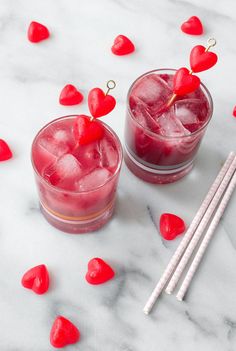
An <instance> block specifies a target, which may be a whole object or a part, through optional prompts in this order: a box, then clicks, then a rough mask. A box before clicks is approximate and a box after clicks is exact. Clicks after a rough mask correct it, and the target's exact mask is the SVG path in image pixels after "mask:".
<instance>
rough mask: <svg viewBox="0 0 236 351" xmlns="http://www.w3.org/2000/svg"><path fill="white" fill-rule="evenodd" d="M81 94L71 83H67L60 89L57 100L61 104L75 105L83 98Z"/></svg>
mask: <svg viewBox="0 0 236 351" xmlns="http://www.w3.org/2000/svg"><path fill="white" fill-rule="evenodd" d="M83 98H84V97H83V95H82V94H81V93H80V92H79V91H78V90H77V89H76V87H75V86H74V85H72V84H67V85H66V86H65V87H64V88H63V89H62V91H61V94H60V97H59V102H60V104H61V105H65V106H70V105H77V104H79V103H80V102H81V101H82V100H83Z"/></svg>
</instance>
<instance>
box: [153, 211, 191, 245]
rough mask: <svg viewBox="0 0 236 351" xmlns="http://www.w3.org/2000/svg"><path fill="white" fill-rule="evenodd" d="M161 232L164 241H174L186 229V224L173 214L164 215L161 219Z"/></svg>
mask: <svg viewBox="0 0 236 351" xmlns="http://www.w3.org/2000/svg"><path fill="white" fill-rule="evenodd" d="M159 226H160V232H161V235H162V236H163V238H164V239H166V240H173V239H175V237H176V236H177V235H179V234H182V233H183V232H184V231H185V229H186V226H185V223H184V221H183V220H182V218H180V217H178V216H176V215H174V214H172V213H163V214H162V215H161V217H160V223H159Z"/></svg>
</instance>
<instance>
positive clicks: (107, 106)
mask: <svg viewBox="0 0 236 351" xmlns="http://www.w3.org/2000/svg"><path fill="white" fill-rule="evenodd" d="M115 106H116V100H115V98H114V97H113V96H111V95H108V94H107V95H106V94H105V93H104V92H103V91H102V89H100V88H94V89H92V90H91V91H90V92H89V95H88V107H89V110H90V113H91V115H92V116H93V117H94V118H98V117H102V116H105V115H107V114H108V113H109V112H111V111H112V110H113V109H114V107H115Z"/></svg>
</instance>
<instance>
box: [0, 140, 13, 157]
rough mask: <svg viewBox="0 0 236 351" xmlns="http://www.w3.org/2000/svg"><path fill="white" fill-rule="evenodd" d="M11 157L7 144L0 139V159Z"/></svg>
mask: <svg viewBox="0 0 236 351" xmlns="http://www.w3.org/2000/svg"><path fill="white" fill-rule="evenodd" d="M10 158H12V152H11V149H10V148H9V146H8V144H7V143H6V142H5V141H4V140H3V139H0V161H6V160H9V159H10Z"/></svg>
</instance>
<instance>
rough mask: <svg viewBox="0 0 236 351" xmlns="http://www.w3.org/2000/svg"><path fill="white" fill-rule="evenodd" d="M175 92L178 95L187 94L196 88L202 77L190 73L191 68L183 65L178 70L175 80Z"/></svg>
mask: <svg viewBox="0 0 236 351" xmlns="http://www.w3.org/2000/svg"><path fill="white" fill-rule="evenodd" d="M173 85H174V89H173V91H174V93H175V94H177V95H185V94H188V93H191V92H193V91H194V90H196V89H197V88H198V87H199V85H200V79H199V78H198V77H197V76H194V75H192V74H190V72H189V70H188V69H187V68H185V67H182V68H180V69H178V71H176V73H175V75H174V80H173Z"/></svg>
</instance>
